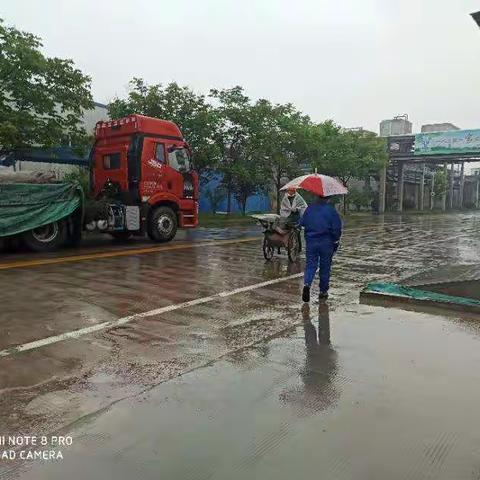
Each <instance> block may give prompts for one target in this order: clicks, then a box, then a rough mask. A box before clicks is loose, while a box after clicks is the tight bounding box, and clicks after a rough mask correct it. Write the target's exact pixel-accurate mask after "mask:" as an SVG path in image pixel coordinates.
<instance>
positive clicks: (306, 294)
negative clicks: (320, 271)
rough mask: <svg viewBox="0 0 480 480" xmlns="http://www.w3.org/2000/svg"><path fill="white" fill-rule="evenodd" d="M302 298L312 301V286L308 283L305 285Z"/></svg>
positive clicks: (306, 301) (305, 300)
mask: <svg viewBox="0 0 480 480" xmlns="http://www.w3.org/2000/svg"><path fill="white" fill-rule="evenodd" d="M302 300H303V301H304V302H305V303H308V302H309V301H310V287H309V286H308V285H305V286H304V287H303V293H302Z"/></svg>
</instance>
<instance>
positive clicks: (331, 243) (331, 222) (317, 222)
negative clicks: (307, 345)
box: [300, 197, 342, 302]
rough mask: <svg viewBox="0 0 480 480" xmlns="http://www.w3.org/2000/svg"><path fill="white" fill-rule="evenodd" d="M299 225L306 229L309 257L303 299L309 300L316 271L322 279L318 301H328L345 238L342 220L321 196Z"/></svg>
mask: <svg viewBox="0 0 480 480" xmlns="http://www.w3.org/2000/svg"><path fill="white" fill-rule="evenodd" d="M300 225H301V226H302V227H303V228H304V229H305V243H306V257H307V260H306V263H305V275H304V287H303V293H302V300H303V301H304V302H309V301H310V287H311V285H312V282H313V279H314V277H315V273H316V272H317V269H318V270H319V277H320V295H319V299H320V300H324V299H327V298H328V289H329V286H330V270H331V268H332V258H333V255H334V253H335V252H336V251H337V248H338V245H339V243H340V237H341V236H342V220H341V218H340V215H339V214H338V212H337V211H336V210H335V208H334V207H333V206H332V205H330V204H329V203H328V201H327V199H326V198H323V197H318V200H317V202H315V203H313V204H311V205H309V206H308V208H307V209H306V210H305V213H304V214H303V217H302V219H301V220H300Z"/></svg>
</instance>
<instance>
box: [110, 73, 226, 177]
mask: <svg viewBox="0 0 480 480" xmlns="http://www.w3.org/2000/svg"><path fill="white" fill-rule="evenodd" d="M108 111H109V114H110V117H111V118H119V117H124V116H125V115H129V114H132V113H138V114H140V115H147V116H149V117H156V118H164V119H166V120H170V121H172V122H174V123H176V124H177V125H178V126H179V127H180V130H181V131H182V134H183V135H184V137H185V139H186V140H187V142H188V143H189V145H190V146H191V147H192V150H193V161H194V165H195V169H196V170H197V172H199V174H200V175H202V176H203V177H205V176H207V175H208V173H209V172H210V171H211V170H212V169H213V168H215V167H216V165H217V163H218V159H219V153H220V152H219V149H218V147H217V144H216V143H215V141H214V140H215V131H216V128H217V122H218V120H217V115H216V110H215V108H213V107H212V105H210V104H209V103H208V102H207V101H206V99H205V96H204V95H199V94H197V93H195V92H193V90H191V89H190V88H188V87H182V86H179V85H178V84H177V83H175V82H172V83H169V84H168V85H165V86H163V85H161V84H155V85H148V84H147V83H145V81H144V80H142V79H140V78H134V79H133V80H132V81H131V82H130V91H129V93H128V95H127V98H125V99H120V98H116V99H114V100H113V101H112V102H111V103H110V104H109V106H108Z"/></svg>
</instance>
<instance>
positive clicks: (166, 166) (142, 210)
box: [0, 115, 199, 251]
mask: <svg viewBox="0 0 480 480" xmlns="http://www.w3.org/2000/svg"><path fill="white" fill-rule="evenodd" d="M6 187H7V186H5V185H4V186H3V191H5V195H7V194H8V189H7V190H5V188H6ZM12 187H13V186H12ZM39 187H40V185H35V189H36V190H35V192H34V193H35V195H40V194H41V193H42V192H41V191H40V192H39V191H38V188H39ZM22 188H26V193H27V195H25V192H24V191H21V192H20V193H21V195H20V194H19V195H17V196H18V198H24V197H28V193H29V191H28V188H29V187H28V185H22ZM31 188H32V189H33V187H31ZM44 188H45V189H46V190H48V188H50V189H53V188H54V185H50V186H49V185H45V187H44ZM55 188H56V189H57V190H59V189H60V187H59V185H58V184H57V185H55ZM90 188H91V192H90V193H91V195H90V196H89V197H90V199H89V200H87V201H85V202H82V207H81V208H77V209H76V211H75V212H71V211H68V212H67V211H66V215H65V216H64V217H62V218H58V219H57V218H56V217H55V221H53V222H52V221H50V223H47V224H45V223H44V224H41V225H35V228H32V227H33V226H34V225H31V223H30V225H28V230H24V231H21V232H20V233H19V232H18V229H17V231H16V232H15V234H16V235H17V236H18V235H20V236H22V238H23V240H24V242H25V243H26V244H27V246H28V247H30V248H31V249H32V250H36V251H49V250H55V249H56V248H58V247H59V246H61V245H62V244H63V243H64V242H65V241H66V240H68V239H70V240H77V241H78V240H79V238H80V237H81V231H82V230H87V231H90V232H93V231H99V232H103V233H108V234H110V235H112V236H113V237H115V238H119V239H126V238H128V237H130V236H131V235H145V234H148V236H149V237H150V238H151V239H152V240H153V241H155V242H167V241H169V240H172V239H173V238H174V237H175V234H176V231H177V228H179V227H180V228H193V227H196V226H197V224H198V192H199V184H198V175H197V173H196V172H195V171H194V170H193V166H192V161H191V151H190V148H189V146H188V145H187V143H186V142H185V140H184V138H183V136H182V133H181V132H180V130H179V128H178V127H177V126H176V125H175V124H174V123H172V122H169V121H166V120H159V119H156V118H150V117H145V116H142V115H129V116H127V117H124V118H121V119H119V120H112V121H108V122H99V123H97V125H96V128H95V144H94V145H93V147H92V150H91V154H90ZM16 189H17V190H15V189H14V190H12V191H13V193H12V194H10V197H9V198H12V195H14V194H16V191H18V185H17V186H16ZM40 190H41V189H40ZM47 193H48V192H47ZM61 193H62V194H63V195H64V196H65V194H66V193H65V191H62V192H61ZM67 193H68V194H70V193H69V192H67ZM54 194H55V192H53V193H52V192H50V198H52V195H54ZM9 204H10V205H11V204H12V202H11V200H9ZM58 205H59V202H57V203H56V211H55V212H53V213H52V215H53V214H55V215H57V216H58V214H57V211H58ZM65 205H67V206H68V205H71V199H70V204H68V203H66V202H65ZM1 207H2V205H1V203H0V213H1ZM32 208H33V207H32ZM47 210H48V209H47ZM80 210H81V214H80ZM5 212H7V210H5ZM8 212H9V213H10V214H11V208H10V210H8ZM39 212H40V210H39ZM41 213H42V215H43V214H45V209H43V210H42V211H41ZM47 213H48V212H47ZM30 217H34V218H35V215H33V216H32V215H30ZM51 218H53V217H50V219H51ZM14 220H15V218H14ZM31 221H32V220H31V219H30V222H31ZM44 222H45V220H44ZM16 223H18V222H16ZM39 223H41V222H40V221H39ZM25 228H27V227H25ZM4 231H5V232H6V234H5V233H4V236H5V235H8V228H5V229H4ZM1 236H2V232H1V231H0V237H1Z"/></svg>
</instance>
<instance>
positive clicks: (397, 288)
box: [363, 283, 480, 307]
mask: <svg viewBox="0 0 480 480" xmlns="http://www.w3.org/2000/svg"><path fill="white" fill-rule="evenodd" d="M363 291H364V292H365V293H379V294H384V295H391V296H394V297H403V298H411V299H414V300H430V301H433V302H441V303H452V304H457V305H471V306H476V307H480V300H475V299H473V298H466V297H457V296H453V295H446V294H444V293H436V292H429V291H427V290H419V289H417V288H414V287H406V286H404V285H398V284H396V283H370V284H368V285H367V287H366V288H365V289H364V290H363Z"/></svg>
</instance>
